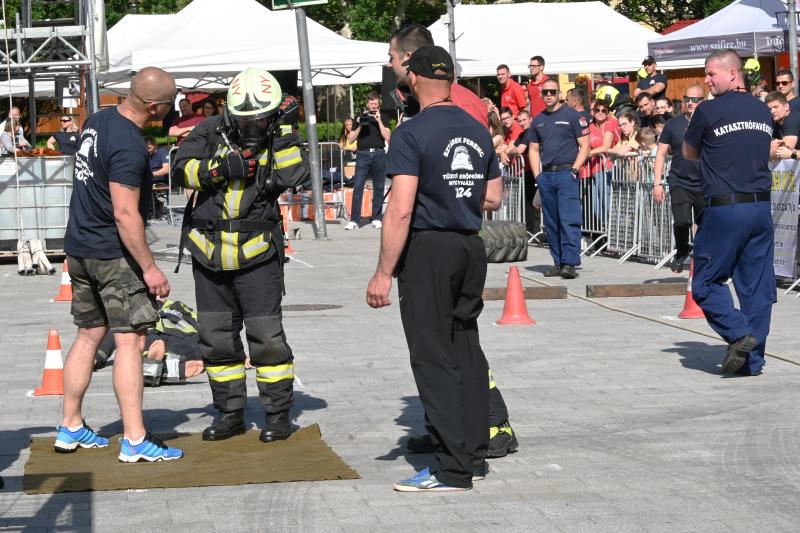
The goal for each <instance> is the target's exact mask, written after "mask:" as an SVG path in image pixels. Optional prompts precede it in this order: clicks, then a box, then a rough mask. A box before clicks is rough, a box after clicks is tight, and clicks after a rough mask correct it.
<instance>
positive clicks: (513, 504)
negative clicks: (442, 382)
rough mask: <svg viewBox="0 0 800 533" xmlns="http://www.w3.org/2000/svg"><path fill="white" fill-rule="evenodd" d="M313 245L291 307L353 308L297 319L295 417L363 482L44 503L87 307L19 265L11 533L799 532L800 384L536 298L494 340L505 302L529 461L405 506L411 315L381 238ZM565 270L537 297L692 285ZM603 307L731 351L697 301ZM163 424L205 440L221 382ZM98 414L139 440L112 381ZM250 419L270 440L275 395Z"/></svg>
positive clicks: (111, 427)
mask: <svg viewBox="0 0 800 533" xmlns="http://www.w3.org/2000/svg"><path fill="white" fill-rule="evenodd" d="M292 226H293V227H299V226H300V224H296V223H293V224H292ZM302 226H303V234H304V237H305V238H304V239H303V240H300V241H296V242H295V243H294V246H295V248H296V249H297V253H296V254H295V257H296V259H297V260H296V261H292V262H290V263H289V264H288V265H287V267H286V285H287V291H288V294H287V296H286V298H285V300H284V303H285V304H337V305H340V306H341V308H339V309H332V310H328V311H309V312H294V311H290V312H286V313H285V327H286V330H287V334H288V338H289V341H290V343H291V345H292V347H293V348H294V352H295V355H296V361H295V364H296V372H297V376H298V377H299V380H298V383H297V401H296V407H295V412H294V414H295V416H296V421H297V422H298V423H299V424H301V425H308V424H312V423H318V424H319V425H320V427H321V429H322V433H323V438H324V439H325V440H326V441H327V443H328V444H329V445H330V446H331V447H332V448H333V449H334V450H335V451H336V452H337V453H339V454H340V455H341V457H342V458H343V459H344V460H345V461H346V462H347V463H348V464H350V465H351V466H353V467H354V468H356V469H357V470H358V472H359V473H360V474H361V476H362V479H360V480H356V481H328V482H314V483H308V482H301V483H285V484H263V485H245V486H235V487H207V488H189V489H170V490H146V491H120V492H97V493H73V494H55V495H42V496H27V495H25V494H24V493H22V492H21V486H22V474H23V467H24V463H25V461H26V460H27V458H28V450H27V448H28V445H27V442H28V439H29V438H30V436H32V435H54V427H55V425H56V424H57V423H58V422H59V414H60V408H61V400H60V398H35V397H31V396H29V392H30V391H31V390H32V389H33V388H34V386H36V385H38V382H39V381H40V379H41V372H42V365H43V362H44V348H45V344H46V338H47V330H48V328H51V327H55V328H57V329H58V330H59V331H60V333H61V339H62V344H63V346H64V349H65V352H66V350H67V349H68V348H69V346H70V345H71V343H72V341H73V340H74V337H75V330H74V327H72V326H71V321H70V317H69V314H68V306H67V304H58V303H50V302H49V299H51V298H52V297H53V296H54V295H55V294H56V292H57V289H58V283H59V280H58V276H55V277H42V276H37V277H32V278H20V277H18V276H17V275H16V272H15V267H14V265H0V290H1V291H2V294H4V295H5V296H4V305H3V310H4V317H3V320H2V329H0V361H2V369H3V371H2V372H0V401H2V403H3V405H4V408H3V411H2V416H0V475H2V476H3V477H4V478H5V481H6V488H5V489H3V490H2V491H0V530H1V531H6V530H8V531H18V530H23V531H38V530H59V531H72V530H96V531H115V532H116V531H128V530H131V531H143V530H144V531H146V530H148V529H149V530H155V531H161V530H169V531H193V532H194V531H202V530H211V529H218V530H225V531H234V530H240V531H303V532H306V531H348V532H350V531H357V532H358V531H407V530H414V529H416V528H425V529H428V530H430V529H435V530H439V531H459V532H462V531H487V530H489V529H490V528H496V529H498V530H507V531H569V532H573V531H697V532H715V531H796V530H797V524H798V512H797V505H796V502H797V499H798V497H800V429H799V423H798V420H797V407H796V406H797V405H798V403H799V402H800V387H798V386H797V381H798V376H800V367H798V366H796V365H794V364H791V363H786V362H782V361H778V360H775V359H769V360H768V362H767V366H766V368H765V373H764V374H763V375H762V376H759V377H755V378H726V377H723V376H722V375H721V374H720V371H719V363H720V361H721V359H722V357H723V353H724V344H723V342H722V341H720V340H715V339H711V338H708V337H705V336H702V335H699V334H696V333H692V332H687V331H683V330H680V329H675V328H673V327H670V326H669V325H666V324H664V323H660V322H657V321H653V320H647V319H642V318H637V317H634V316H632V315H630V314H626V313H624V312H620V311H618V310H611V309H607V308H604V307H600V306H598V305H595V304H594V303H591V302H586V301H583V300H581V299H578V298H573V297H570V298H569V299H566V300H529V301H528V302H527V303H528V309H529V310H530V313H531V314H532V316H533V317H534V318H535V319H536V320H537V321H538V325H536V326H533V327H498V326H494V325H492V322H493V321H494V320H496V319H497V318H499V317H500V315H501V312H502V306H503V302H500V301H495V302H487V303H486V309H485V311H484V313H483V316H482V317H481V320H480V326H481V334H482V344H483V347H484V351H485V352H486V354H487V357H488V359H489V362H490V364H491V366H492V369H493V370H494V375H495V378H496V380H497V382H498V384H499V386H500V388H501V390H502V392H503V395H504V397H505V399H506V402H507V403H508V406H509V410H510V413H511V422H512V424H513V427H514V429H515V430H516V431H517V434H518V435H519V440H520V450H519V452H518V453H516V454H514V455H511V456H508V457H506V458H504V459H496V460H493V461H491V467H492V471H491V474H490V475H489V476H488V477H487V479H486V480H485V481H481V482H477V483H476V484H475V488H474V490H472V491H470V492H466V493H451V494H400V493H395V492H393V491H392V487H391V484H392V482H394V481H396V480H398V479H401V478H404V477H407V476H408V475H410V474H411V473H412V472H413V471H414V470H415V469H418V468H421V467H424V466H425V464H426V459H427V456H424V455H422V456H415V455H407V454H405V453H404V451H403V447H402V445H401V443H402V441H403V440H404V438H405V437H406V436H407V435H408V434H409V433H412V432H418V431H420V430H421V428H422V421H421V419H422V412H421V408H420V405H419V402H418V400H417V399H416V390H415V386H414V382H413V379H412V376H411V372H410V368H409V364H408V355H407V350H406V347H405V344H404V337H403V334H402V328H401V325H400V319H399V314H398V309H397V306H396V305H394V306H391V307H389V308H387V309H383V310H379V311H375V310H372V309H370V308H369V307H367V306H366V304H365V303H364V293H365V289H366V284H367V281H368V279H369V277H370V275H371V273H372V271H373V269H374V267H375V262H376V258H377V252H378V237H379V232H378V231H376V230H374V229H372V228H371V227H370V226H367V227H364V228H362V229H360V230H358V231H355V232H345V231H344V230H343V225H340V224H329V225H328V230H329V233H330V236H331V237H332V238H331V240H330V241H327V242H320V241H314V240H313V239H312V235H313V234H312V231H311V227H310V226H308V225H306V224H303V225H302ZM153 229H154V233H155V235H156V236H157V240H156V241H155V242H154V243H153V247H154V248H155V249H159V248H164V247H166V246H167V245H174V244H175V243H176V242H177V231H176V229H175V228H170V227H167V226H156V227H155V228H153ZM549 264H550V259H549V255H548V254H547V251H546V250H545V249H541V248H531V249H530V256H529V259H528V261H527V262H525V263H523V264H520V265H519V267H520V271H521V273H522V275H523V278H524V279H523V284H524V285H531V286H533V285H536V284H537V283H538V282H546V283H554V284H563V285H566V286H567V287H568V288H569V289H570V291H571V292H573V293H575V294H579V295H584V294H585V285H586V284H587V283H627V282H643V281H652V282H657V281H661V280H673V281H674V280H685V279H686V277H685V275H684V276H675V275H673V274H672V273H670V272H669V271H668V270H666V269H663V270H660V271H655V270H653V268H652V266H649V265H642V264H635V263H627V264H624V265H617V264H616V261H615V260H613V259H609V258H591V259H587V260H585V262H584V265H583V267H582V269H581V270H580V273H581V276H580V277H579V278H578V279H576V280H571V281H563V280H553V279H552V278H547V279H546V278H543V277H542V276H541V270H542V269H543V267H544V266H546V265H549ZM162 267H163V268H164V269H165V270H169V271H170V274H169V277H170V281H171V283H172V287H173V294H172V296H173V297H175V298H179V299H182V300H185V301H187V302H189V303H192V304H193V303H194V295H193V284H192V279H191V269H190V268H189V267H188V266H184V267H183V268H182V270H181V272H180V273H179V274H177V275H175V274H172V273H171V270H172V268H174V263H169V262H167V261H164V262H163V263H162ZM507 268H508V265H490V267H489V274H488V280H487V286H494V287H501V286H504V285H505V280H506V272H507ZM393 294H395V295H396V293H393ZM598 301H599V302H600V303H603V304H605V305H610V306H613V307H615V308H618V309H620V310H630V311H633V312H636V313H639V314H643V315H647V316H648V317H652V318H654V319H657V320H661V321H663V322H666V323H667V324H675V325H678V326H681V327H689V328H692V329H696V330H698V331H701V332H710V329H709V328H708V327H707V326H706V325H705V323H704V321H702V320H692V321H678V320H677V319H675V318H674V316H675V315H676V314H677V313H678V311H680V309H681V307H682V304H683V297H649V298H611V299H603V300H598ZM799 306H800V299H796V298H794V297H793V296H784V295H782V294H781V295H780V296H779V302H778V304H777V305H776V306H775V309H774V313H773V317H774V318H773V328H772V334H771V336H770V339H769V344H768V346H767V348H768V350H769V351H774V352H776V353H780V354H783V355H786V356H790V357H794V358H797V359H800V350H798V344H797V342H796V336H797V334H796V331H797V330H796V329H795V327H796V324H797V321H798V317H799V316H800V312H799V311H798V309H799ZM248 379H249V380H250V382H251V383H250V387H251V388H250V390H251V395H252V394H253V392H254V391H255V382H254V377H253V376H252V375H250V376H249V378H248ZM145 410H146V413H145V418H146V420H147V422H148V424H149V425H150V426H151V427H152V428H153V429H154V430H156V431H158V430H168V429H178V430H180V431H201V430H202V429H203V428H204V427H205V426H206V424H207V423H208V422H209V421H210V420H211V415H212V410H211V407H210V393H209V390H208V386H207V384H206V379H205V378H204V377H203V378H201V379H196V380H194V381H193V382H192V383H191V384H188V385H185V386H173V387H162V388H159V389H154V390H148V391H146V394H145ZM85 414H86V417H87V420H88V422H89V423H90V424H92V425H94V426H95V428H101V429H102V430H103V431H104V432H107V433H110V432H116V431H119V430H120V424H119V422H118V411H117V406H116V402H115V399H114V396H113V392H112V389H111V372H110V369H106V370H103V371H101V372H99V373H97V374H96V375H95V378H94V381H93V383H92V386H91V388H90V391H89V395H88V396H87V398H86V402H85ZM247 415H248V419H249V420H250V421H251V422H253V423H255V424H260V423H261V422H262V416H261V414H260V412H259V406H258V403H257V401H256V399H255V397H254V396H253V397H252V398H251V402H250V403H249V406H248V413H247ZM112 445H115V444H113V443H112ZM79 453H91V450H84V451H82V452H79ZM143 466H144V465H139V466H134V465H131V466H129V467H130V468H137V467H139V468H140V467H143ZM144 467H146V466H144Z"/></svg>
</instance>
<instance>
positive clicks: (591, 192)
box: [578, 156, 611, 256]
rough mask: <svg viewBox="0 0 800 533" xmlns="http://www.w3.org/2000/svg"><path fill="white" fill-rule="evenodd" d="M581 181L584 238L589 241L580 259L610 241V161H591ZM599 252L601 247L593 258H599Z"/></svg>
mask: <svg viewBox="0 0 800 533" xmlns="http://www.w3.org/2000/svg"><path fill="white" fill-rule="evenodd" d="M592 171H594V172H592ZM578 178H579V180H578V187H579V191H578V194H579V195H580V199H581V212H582V214H583V219H582V222H581V234H582V235H583V236H585V237H587V238H588V239H590V241H589V243H587V244H586V246H585V247H584V249H583V250H582V251H581V255H585V254H587V253H589V252H590V251H591V250H592V249H593V248H594V247H595V246H597V245H598V244H600V243H602V242H603V241H607V237H608V213H609V211H608V206H609V202H610V200H611V161H610V160H608V159H606V157H605V156H594V157H590V158H589V160H588V161H587V162H586V163H585V164H584V166H583V168H582V169H581V171H580V172H579V173H578ZM600 251H602V246H601V247H600V249H598V250H597V251H595V253H594V254H592V255H593V256H594V255H597V254H598V253H600Z"/></svg>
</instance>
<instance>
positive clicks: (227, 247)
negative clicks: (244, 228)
mask: <svg viewBox="0 0 800 533" xmlns="http://www.w3.org/2000/svg"><path fill="white" fill-rule="evenodd" d="M219 240H220V241H221V242H222V248H221V249H220V261H222V269H223V270H238V268H239V233H228V232H227V231H221V232H219Z"/></svg>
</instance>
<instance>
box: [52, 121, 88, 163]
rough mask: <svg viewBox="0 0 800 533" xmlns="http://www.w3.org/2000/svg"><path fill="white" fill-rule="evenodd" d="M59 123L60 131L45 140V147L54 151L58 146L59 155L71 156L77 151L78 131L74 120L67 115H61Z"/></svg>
mask: <svg viewBox="0 0 800 533" xmlns="http://www.w3.org/2000/svg"><path fill="white" fill-rule="evenodd" d="M59 123H60V124H61V131H57V132H56V133H54V134H53V135H52V136H51V137H50V138H49V139H47V147H48V148H49V149H51V150H55V149H56V146H58V150H59V151H60V152H61V153H63V154H65V155H72V154H74V153H75V152H77V151H78V137H79V136H80V135H79V133H78V132H79V131H80V130H79V129H78V126H77V125H76V124H75V120H74V119H73V118H72V117H71V116H69V115H61V119H60V122H59Z"/></svg>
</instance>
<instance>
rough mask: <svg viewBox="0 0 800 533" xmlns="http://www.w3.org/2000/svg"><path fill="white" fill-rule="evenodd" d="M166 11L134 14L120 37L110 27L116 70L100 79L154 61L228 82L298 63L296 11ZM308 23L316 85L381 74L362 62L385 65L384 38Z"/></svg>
mask: <svg viewBox="0 0 800 533" xmlns="http://www.w3.org/2000/svg"><path fill="white" fill-rule="evenodd" d="M166 17H168V18H166V19H164V20H163V21H158V20H156V19H150V20H148V19H140V20H136V19H132V20H131V21H130V22H128V23H126V25H125V26H123V27H121V29H120V35H119V36H116V35H114V33H115V30H116V29H117V28H116V26H115V27H114V28H112V29H111V30H110V31H109V48H110V50H111V52H110V55H111V57H112V59H111V68H110V69H109V72H107V73H105V74H103V75H102V76H101V79H104V80H105V81H106V82H110V81H118V80H120V79H124V78H128V77H129V76H130V73H131V72H132V71H133V72H135V71H138V70H140V69H142V68H144V67H146V66H149V65H155V66H158V67H161V68H163V69H164V70H166V71H168V72H170V73H172V74H173V75H174V76H175V77H176V78H185V79H195V80H203V81H204V82H211V83H218V84H220V85H224V84H225V83H226V82H227V81H228V79H229V78H230V77H232V76H233V75H235V74H236V73H238V72H240V71H241V70H243V69H245V68H247V67H249V66H259V67H262V68H266V69H267V70H274V71H281V70H299V68H300V59H299V53H298V46H297V32H296V27H295V16H294V13H292V12H291V11H270V10H269V9H267V8H265V7H264V6H262V5H261V4H259V3H258V2H256V1H255V0H226V2H225V5H224V8H222V9H221V6H220V3H219V2H218V1H217V0H194V1H193V2H192V3H190V4H189V5H188V6H187V7H186V8H184V9H183V10H181V11H180V12H179V13H176V14H174V15H167V16H166ZM125 18H126V19H127V18H128V17H125ZM123 20H124V19H123ZM145 25H146V26H147V27H145ZM307 26H308V41H309V48H310V55H311V69H312V73H314V74H315V77H314V84H315V85H324V84H348V83H354V82H357V83H361V82H372V81H378V80H380V70H379V69H377V78H375V70H372V71H371V72H370V73H369V74H368V75H366V76H365V75H364V73H361V74H359V73H360V71H361V70H362V69H363V68H364V67H370V66H372V67H378V66H380V65H383V64H385V62H386V52H387V46H386V45H385V44H384V43H373V42H367V41H354V40H350V39H346V38H344V37H342V36H341V35H338V34H337V33H335V32H333V31H331V30H328V29H327V28H325V27H323V26H322V25H320V24H318V23H317V22H314V21H313V20H310V19H309V20H308V22H307ZM116 43H119V45H117V44H116ZM115 46H120V48H118V49H115ZM354 80H358V81H354ZM106 85H108V83H106Z"/></svg>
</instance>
